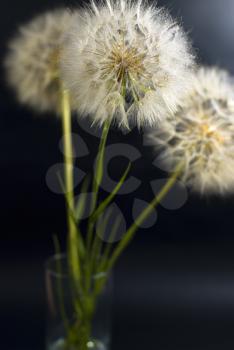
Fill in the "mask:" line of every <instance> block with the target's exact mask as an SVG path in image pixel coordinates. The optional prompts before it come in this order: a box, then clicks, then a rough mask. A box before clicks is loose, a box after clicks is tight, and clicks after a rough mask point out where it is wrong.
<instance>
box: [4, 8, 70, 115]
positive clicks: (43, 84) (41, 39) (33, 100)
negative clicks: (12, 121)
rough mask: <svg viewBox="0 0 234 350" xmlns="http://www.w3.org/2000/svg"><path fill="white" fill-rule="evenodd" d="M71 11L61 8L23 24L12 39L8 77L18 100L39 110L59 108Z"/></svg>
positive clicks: (8, 56) (8, 59)
mask: <svg viewBox="0 0 234 350" xmlns="http://www.w3.org/2000/svg"><path fill="white" fill-rule="evenodd" d="M71 22H72V14H71V13H70V12H69V11H68V10H66V9H58V10H54V11H52V12H47V13H44V14H42V15H39V16H37V17H36V18H34V19H33V20H32V21H30V22H29V23H28V24H26V25H24V26H22V27H21V28H20V29H19V32H18V34H17V36H16V37H15V38H13V40H11V41H10V43H9V51H8V54H7V56H6V59H5V66H6V71H7V80H8V82H9V85H10V86H11V87H13V88H14V90H15V91H16V93H17V97H18V99H19V101H20V102H21V103H23V104H26V105H28V106H30V107H31V108H33V109H36V110H37V111H38V112H45V111H53V112H54V111H56V112H58V110H59V108H60V101H59V98H60V96H59V95H60V87H61V86H60V55H61V43H62V40H63V39H62V38H63V36H64V33H65V32H66V31H67V30H68V28H69V27H70V25H71Z"/></svg>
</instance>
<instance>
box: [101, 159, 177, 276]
mask: <svg viewBox="0 0 234 350" xmlns="http://www.w3.org/2000/svg"><path fill="white" fill-rule="evenodd" d="M182 168H183V164H179V165H178V166H177V167H176V168H175V170H174V173H173V175H172V176H171V177H170V178H169V180H168V181H167V183H166V184H165V186H164V187H163V188H162V190H161V191H160V192H159V194H158V195H157V196H156V197H155V198H154V199H153V200H152V202H151V203H150V204H149V205H148V206H147V207H146V208H145V209H144V210H143V211H142V213H141V214H140V215H139V216H138V218H137V219H136V221H135V222H134V223H133V224H132V226H130V227H129V229H128V230H127V232H126V233H125V235H124V237H123V238H122V240H121V241H120V242H119V243H118V245H117V247H116V248H115V250H114V251H113V254H112V256H111V258H110V261H109V264H108V270H110V269H111V268H112V267H113V265H114V264H115V262H116V260H117V259H118V258H119V256H120V255H121V253H122V252H123V251H124V250H125V248H126V247H127V246H128V245H129V243H130V242H131V241H132V239H133V237H134V235H135V233H136V231H137V230H138V227H139V226H140V225H141V224H142V223H143V222H144V221H145V220H146V219H147V217H148V216H149V215H150V214H151V213H152V211H153V210H154V208H155V207H157V205H158V204H159V203H160V202H161V200H162V199H163V198H164V197H165V196H166V195H167V193H168V192H169V191H170V189H171V188H172V187H173V185H174V184H175V182H176V180H177V178H178V176H179V175H180V173H181V170H182Z"/></svg>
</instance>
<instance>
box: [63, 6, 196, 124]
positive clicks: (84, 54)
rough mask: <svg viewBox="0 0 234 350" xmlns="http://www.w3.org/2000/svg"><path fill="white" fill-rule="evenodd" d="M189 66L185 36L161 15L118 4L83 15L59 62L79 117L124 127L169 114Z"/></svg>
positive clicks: (184, 85)
mask: <svg viewBox="0 0 234 350" xmlns="http://www.w3.org/2000/svg"><path fill="white" fill-rule="evenodd" d="M192 66H193V55H192V54H191V51H190V45H189V43H188V40H187V38H186V35H185V34H184V32H183V31H182V29H181V27H180V26H179V25H178V24H177V23H176V22H174V21H173V20H172V18H171V17H170V16H169V14H168V13H167V12H166V11H165V10H163V9H160V8H157V7H155V6H146V5H144V4H143V3H142V2H140V1H138V2H133V1H124V0H117V1H115V2H114V1H113V2H112V1H110V0H105V1H104V2H103V3H102V4H101V5H96V4H95V3H94V2H93V3H92V5H91V7H90V8H89V9H87V10H84V11H83V12H82V14H81V15H79V16H78V17H77V20H76V24H74V26H73V27H72V28H71V30H70V31H69V33H68V35H67V37H66V40H65V43H64V50H63V54H62V59H61V68H62V76H63V79H64V81H65V84H66V86H67V87H68V88H69V89H70V90H71V93H72V96H73V101H74V107H75V108H76V109H77V110H78V112H79V114H80V115H87V114H88V115H90V116H91V118H92V120H93V122H94V123H98V124H103V123H104V122H105V120H107V119H108V118H111V120H113V121H115V122H116V123H117V124H118V126H122V127H126V128H129V127H130V126H131V125H135V124H137V125H138V127H140V126H142V125H144V124H149V125H154V124H155V123H157V122H158V121H159V120H160V119H163V118H164V117H166V116H167V115H168V114H171V113H173V112H175V111H176V109H177V107H178V104H179V102H180V100H181V98H182V95H183V94H184V92H185V90H186V89H187V87H188V86H189V76H190V69H191V67H192ZM147 111H148V112H147Z"/></svg>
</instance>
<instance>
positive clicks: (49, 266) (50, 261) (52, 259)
mask: <svg viewBox="0 0 234 350" xmlns="http://www.w3.org/2000/svg"><path fill="white" fill-rule="evenodd" d="M59 260H60V261H67V254H66V253H59V254H53V255H51V256H50V257H49V258H48V259H47V260H46V262H45V270H46V271H47V272H48V273H49V274H50V275H52V276H53V277H56V278H61V279H63V278H68V277H69V272H68V265H67V264H66V269H65V271H66V272H63V271H64V266H62V272H58V271H56V270H57V268H56V266H53V265H52V264H53V263H56V261H59ZM104 276H107V273H106V272H99V273H97V274H94V275H93V279H97V278H101V277H104Z"/></svg>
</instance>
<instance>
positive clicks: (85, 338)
mask: <svg viewBox="0 0 234 350" xmlns="http://www.w3.org/2000/svg"><path fill="white" fill-rule="evenodd" d="M45 277H46V292H47V330H46V349H47V350H86V349H87V350H89V349H92V350H109V346H110V340H111V302H112V278H111V277H108V279H107V278H106V280H105V282H104V283H103V282H102V279H103V277H105V276H104V274H98V275H95V276H92V277H91V281H92V283H91V285H90V288H89V294H88V295H86V294H84V293H82V292H79V293H77V292H76V291H77V288H76V291H74V282H73V280H72V279H71V277H70V274H69V268H68V259H67V257H66V255H54V256H53V257H51V258H50V259H49V260H48V261H47V263H46V276H45ZM100 283H101V285H102V287H101V288H99V289H100V291H99V292H98V293H96V294H97V296H95V298H93V297H91V298H90V295H93V293H92V289H94V287H95V288H96V286H97V285H99V286H100ZM78 287H79V286H78ZM78 289H79V288H78ZM87 297H88V298H89V299H87ZM87 300H88V302H89V303H87ZM89 304H90V305H92V313H87V312H86V313H85V314H84V315H83V316H82V317H80V313H79V312H78V310H80V309H81V308H83V305H89ZM93 305H94V306H93ZM87 315H88V316H87ZM90 315H91V316H90Z"/></svg>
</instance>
